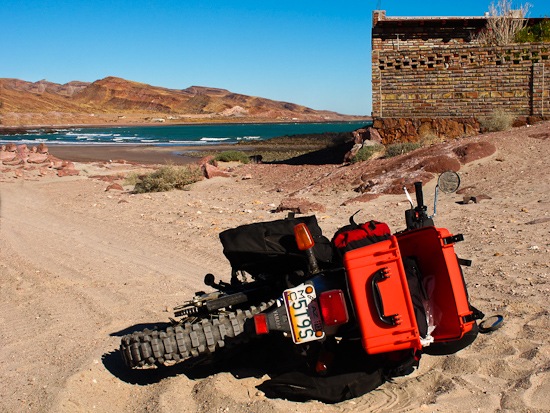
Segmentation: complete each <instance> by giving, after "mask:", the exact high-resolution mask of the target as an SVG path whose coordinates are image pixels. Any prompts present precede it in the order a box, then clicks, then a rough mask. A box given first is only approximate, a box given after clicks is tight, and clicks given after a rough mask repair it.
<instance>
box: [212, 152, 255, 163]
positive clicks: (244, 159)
mask: <svg viewBox="0 0 550 413" xmlns="http://www.w3.org/2000/svg"><path fill="white" fill-rule="evenodd" d="M214 159H215V160H216V161H220V162H241V163H248V162H249V159H248V155H247V154H246V153H245V152H242V151H224V152H221V153H219V154H217V155H216V156H215V158H214Z"/></svg>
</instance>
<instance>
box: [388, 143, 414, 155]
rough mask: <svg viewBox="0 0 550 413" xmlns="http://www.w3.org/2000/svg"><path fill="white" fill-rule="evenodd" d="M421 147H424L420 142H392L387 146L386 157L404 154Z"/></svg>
mask: <svg viewBox="0 0 550 413" xmlns="http://www.w3.org/2000/svg"><path fill="white" fill-rule="evenodd" d="M420 147H422V144H420V143H419V142H402V143H392V144H391V145H388V146H386V158H392V157H394V156H398V155H403V154H404V153H407V152H410V151H414V150H415V149H418V148H420Z"/></svg>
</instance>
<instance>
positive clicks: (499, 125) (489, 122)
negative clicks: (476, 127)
mask: <svg viewBox="0 0 550 413" xmlns="http://www.w3.org/2000/svg"><path fill="white" fill-rule="evenodd" d="M513 123H514V115H512V114H511V113H507V112H504V111H503V110H495V111H494V112H493V113H492V114H491V115H490V116H487V117H485V118H480V119H479V124H480V125H481V130H482V131H487V132H498V131H505V130H508V129H510V128H511V127H512V124H513Z"/></svg>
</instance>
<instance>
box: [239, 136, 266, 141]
mask: <svg viewBox="0 0 550 413" xmlns="http://www.w3.org/2000/svg"><path fill="white" fill-rule="evenodd" d="M260 139H262V137H261V136H243V137H239V138H237V140H238V141H257V140H260Z"/></svg>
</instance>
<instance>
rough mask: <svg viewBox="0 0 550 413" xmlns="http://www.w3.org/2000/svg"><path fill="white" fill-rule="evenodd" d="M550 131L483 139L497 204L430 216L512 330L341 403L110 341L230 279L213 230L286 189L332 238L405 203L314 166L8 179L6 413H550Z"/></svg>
mask: <svg viewBox="0 0 550 413" xmlns="http://www.w3.org/2000/svg"><path fill="white" fill-rule="evenodd" d="M549 134H550V124H549V123H545V124H540V125H536V126H533V127H531V128H520V129H516V130H513V131H510V132H502V133H498V134H489V135H485V136H482V137H478V138H476V139H478V140H479V139H481V140H488V141H491V142H493V143H494V144H495V145H496V147H497V152H496V153H495V154H494V155H492V156H489V157H487V158H483V159H481V160H478V161H474V162H471V163H469V164H467V165H464V166H463V167H462V168H461V170H460V174H461V177H462V182H463V186H464V187H467V186H469V187H473V189H472V191H474V192H475V194H476V195H481V194H483V195H486V196H489V197H490V198H491V199H484V200H482V201H480V202H479V203H470V204H468V205H459V204H457V202H458V201H461V200H462V195H458V194H453V195H446V196H442V197H441V199H440V203H439V207H438V216H437V217H436V224H437V225H438V226H441V227H446V228H449V229H450V230H451V232H453V233H463V234H464V236H465V239H466V241H465V242H462V243H459V244H457V246H456V248H457V251H458V254H459V255H460V256H461V257H464V258H469V259H472V260H473V266H472V267H471V268H467V269H466V270H465V277H466V281H467V284H468V287H469V293H470V298H471V301H472V304H473V305H474V306H476V307H477V308H479V309H480V310H482V311H484V312H485V313H486V314H503V315H504V316H505V324H504V326H503V327H502V328H501V329H499V330H497V331H495V332H493V333H492V334H487V335H481V336H479V337H478V339H477V340H476V341H475V342H474V344H473V345H471V346H470V347H468V348H466V349H464V350H462V351H460V352H459V353H457V354H454V355H450V356H439V357H436V356H428V355H424V356H423V357H422V360H421V363H420V368H419V369H418V370H417V371H416V372H414V373H413V374H412V375H410V376H407V377H403V378H398V379H396V380H394V381H393V382H388V383H385V384H384V385H382V386H381V387H380V388H378V389H377V390H375V391H373V392H371V393H369V394H366V395H364V396H362V397H358V398H356V399H353V400H349V401H345V402H342V403H340V404H336V405H326V404H323V403H320V402H315V401H313V402H306V403H295V402H289V401H286V400H280V399H269V398H266V397H265V395H263V394H262V393H261V392H260V391H259V390H257V389H256V386H257V385H258V384H259V383H261V382H262V381H263V380H265V379H266V378H267V377H266V376H259V377H256V376H253V375H252V376H250V375H249V376H248V377H244V378H237V377H235V376H234V375H233V374H231V373H229V372H216V371H214V372H212V374H211V375H207V376H206V377H202V378H200V377H199V378H190V377H187V376H186V375H185V374H183V372H182V371H181V370H179V369H178V368H177V366H176V367H173V368H167V369H163V370H161V371H152V372H151V371H138V372H135V373H132V372H127V371H126V369H125V368H124V366H123V365H122V363H121V361H120V357H119V355H118V353H117V348H118V345H119V342H120V336H121V335H123V334H124V333H126V332H128V331H132V330H133V329H134V328H136V329H139V328H141V327H142V326H143V325H144V324H149V323H156V322H164V321H167V320H168V317H170V316H171V313H170V311H171V308H172V307H174V306H175V305H177V304H179V303H181V302H182V301H184V300H185V299H187V298H189V297H190V296H191V295H192V294H193V292H194V291H196V290H198V289H201V288H203V287H202V286H201V283H202V277H203V276H204V274H206V273H207V272H212V273H214V274H215V275H216V276H218V277H221V278H224V279H225V280H228V279H229V274H230V273H229V270H230V269H229V265H228V263H227V261H226V260H225V259H224V257H223V254H222V249H221V245H220V244H219V241H218V238H217V236H218V233H219V231H221V230H224V229H226V228H230V227H234V226H236V225H239V224H244V223H251V222H257V221H261V220H271V219H277V218H282V217H284V216H285V213H284V212H280V213H273V212H271V211H272V210H273V209H274V207H275V206H276V205H278V204H279V203H280V201H281V200H282V199H284V198H285V197H286V196H288V192H289V191H290V189H287V188H290V187H291V186H292V185H293V189H292V190H293V191H295V188H298V187H300V185H301V188H302V190H301V191H300V196H301V197H302V198H306V199H308V200H310V201H312V202H317V203H320V204H322V205H323V206H324V207H325V212H322V213H318V214H317V216H318V219H319V222H320V225H321V227H322V228H323V230H324V232H325V233H326V234H328V235H329V236H330V235H331V234H332V233H333V232H334V231H335V230H336V229H337V228H338V227H339V226H342V225H345V224H346V223H347V219H348V217H349V216H350V215H351V214H352V213H354V212H355V211H357V210H358V209H360V208H361V212H360V214H359V219H364V220H368V219H373V218H374V219H378V220H383V221H385V222H388V223H389V225H390V227H391V228H392V229H393V230H399V229H403V227H404V220H403V212H404V210H405V208H406V207H407V202H406V199H405V197H404V196H403V195H383V196H380V197H378V198H376V199H374V200H371V201H369V202H366V203H361V204H357V203H353V204H349V205H346V206H342V202H343V201H344V200H347V199H350V198H352V197H353V196H356V195H357V194H355V193H354V192H352V191H350V190H349V189H348V187H347V186H342V188H339V187H338V186H332V187H330V188H325V189H324V190H317V191H307V190H306V188H308V187H310V186H311V185H310V184H311V183H312V182H314V181H315V180H316V179H317V178H318V177H319V176H318V175H315V174H316V172H315V171H317V173H318V174H330V173H331V171H333V170H335V169H334V168H338V167H337V166H332V167H319V168H317V169H315V168H309V169H307V171H308V172H307V174H306V175H305V176H307V178H303V176H304V175H299V168H300V167H299V166H296V167H293V168H294V169H291V171H292V172H291V173H289V169H288V168H286V167H285V166H284V165H251V166H247V167H246V168H236V170H235V171H234V172H233V173H232V174H233V176H232V177H231V178H214V179H211V180H204V181H201V182H199V183H197V184H195V185H194V186H193V187H192V188H191V190H189V191H174V192H169V193H155V194H143V195H133V194H131V193H130V192H129V191H128V189H130V188H127V187H126V188H125V190H124V191H106V190H105V189H106V187H107V185H108V183H107V182H104V181H101V180H98V179H92V178H90V177H91V176H94V175H96V174H105V175H109V174H115V173H122V172H124V171H125V170H126V169H127V168H135V166H132V165H119V164H108V165H106V166H105V165H99V164H97V163H93V162H90V163H78V164H77V168H79V169H80V170H81V171H82V173H81V175H80V176H72V177H63V178H59V177H55V176H49V175H48V176H45V177H42V178H33V179H29V180H21V179H11V178H10V179H5V180H3V181H0V201H1V209H0V213H1V215H0V278H1V282H2V288H1V301H0V303H1V304H0V306H1V311H0V337H1V339H2V347H1V349H0V364H1V366H2V370H1V378H2V380H1V381H0V411H6V412H15V411H32V412H71V413H73V412H92V411H94V412H113V411H116V412H175V411H178V412H212V413H213V412H254V413H274V412H276V413H279V412H280V413H283V412H285V413H286V412H289V411H291V412H299V413H312V412H330V413H332V412H365V411H379V412H397V411H407V412H457V411H460V412H477V411H483V412H545V411H549V406H550V374H549V371H548V370H549V366H550V345H549V343H548V331H549V328H550V320H549V316H548V310H549V305H548V297H549V286H550V283H549V280H548V273H549V262H550V260H549V254H548V252H549V249H550V241H549V240H550V238H549V233H550V231H549V229H550V222H549V221H550V199H549V196H548V194H549V193H550V179H548V177H549V175H548V173H549V172H548V171H550V165H549V163H550V162H549V159H550V156H549V155H550V139H548V136H549ZM125 168H126V169H125ZM248 174H249V175H251V176H249V177H247V178H251V179H242V178H243V176H244V175H248ZM295 176H298V177H300V176H301V178H299V179H295V178H294V177H295ZM300 180H301V181H300ZM291 184H292V185H291ZM285 185H286V186H285ZM434 185H435V182H434V181H431V182H430V183H428V184H427V185H426V196H425V197H426V199H427V200H428V201H429V200H431V194H432V191H433V188H434Z"/></svg>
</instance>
